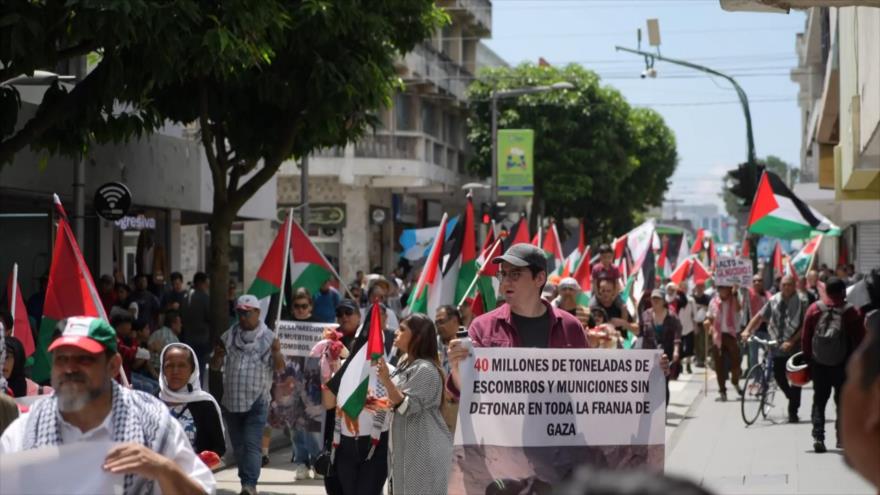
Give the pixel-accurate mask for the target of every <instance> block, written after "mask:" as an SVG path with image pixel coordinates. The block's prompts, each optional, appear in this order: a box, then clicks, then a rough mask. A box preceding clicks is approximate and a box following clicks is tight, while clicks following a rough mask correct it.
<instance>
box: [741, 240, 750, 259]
mask: <svg viewBox="0 0 880 495" xmlns="http://www.w3.org/2000/svg"><path fill="white" fill-rule="evenodd" d="M751 248H752V245H751V244H750V243H749V236H748V235H746V236H745V237H743V243H742V248H740V250H739V255H740V256H741V257H743V258H749V257H751V255H752V249H751Z"/></svg>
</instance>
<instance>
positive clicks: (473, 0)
mask: <svg viewBox="0 0 880 495" xmlns="http://www.w3.org/2000/svg"><path fill="white" fill-rule="evenodd" d="M437 5H438V6H439V7H442V8H444V9H447V10H448V11H449V13H450V14H452V15H453V16H455V17H459V18H465V19H466V21H465V23H466V24H468V25H470V27H473V28H476V31H477V32H478V33H479V34H480V35H482V36H485V37H488V36H491V35H492V2H490V1H489V0H441V1H438V2H437Z"/></svg>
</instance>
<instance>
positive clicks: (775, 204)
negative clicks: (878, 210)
mask: <svg viewBox="0 0 880 495" xmlns="http://www.w3.org/2000/svg"><path fill="white" fill-rule="evenodd" d="M749 232H751V233H754V234H762V235H767V236H771V237H778V238H781V239H806V238H808V237H811V236H814V235H816V234H826V235H840V228H839V227H838V226H837V225H834V224H833V223H831V220H829V219H828V218H826V217H825V216H824V215H822V214H821V213H819V212H818V211H817V210H815V209H814V208H812V207H810V205H808V204H806V203H804V202H803V201H801V200H800V198H798V197H797V196H795V195H794V193H793V192H791V189H789V188H788V186H787V185H785V182H783V180H782V179H780V178H779V176H778V175H776V174H774V173H773V172H769V171H767V170H764V173H763V174H762V175H761V182H760V183H758V190H757V192H756V193H755V199H754V200H753V201H752V210H751V212H750V213H749Z"/></svg>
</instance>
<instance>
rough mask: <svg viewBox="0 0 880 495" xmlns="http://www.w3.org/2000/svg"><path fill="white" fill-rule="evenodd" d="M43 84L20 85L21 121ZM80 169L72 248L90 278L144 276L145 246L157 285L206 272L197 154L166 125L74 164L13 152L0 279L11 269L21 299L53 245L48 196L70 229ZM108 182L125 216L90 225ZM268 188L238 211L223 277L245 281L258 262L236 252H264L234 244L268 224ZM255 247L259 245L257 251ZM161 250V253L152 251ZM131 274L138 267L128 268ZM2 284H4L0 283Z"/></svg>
mask: <svg viewBox="0 0 880 495" xmlns="http://www.w3.org/2000/svg"><path fill="white" fill-rule="evenodd" d="M45 88H46V87H45V86H43V87H34V86H22V87H21V88H19V89H20V91H21V94H22V100H23V105H22V111H21V115H20V120H22V121H24V120H25V119H29V118H30V116H31V115H33V113H34V112H35V111H36V108H37V106H38V105H39V102H40V101H42V97H43V92H45ZM78 166H81V167H82V179H84V180H82V181H81V182H82V184H83V188H84V197H85V208H84V211H83V213H84V215H83V216H84V219H83V220H84V221H83V223H84V234H83V236H82V239H83V245H82V246H81V248H82V251H83V256H84V258H85V260H86V263H87V264H88V265H89V267H90V270H91V272H92V275H93V276H94V277H95V278H97V277H99V276H100V275H102V274H114V273H117V272H120V273H121V274H122V275H124V276H125V278H126V279H129V280H130V279H131V277H132V276H134V275H135V274H136V273H137V272H138V271H139V270H142V271H144V272H145V273H150V272H151V271H152V270H151V269H148V268H144V267H143V266H142V265H143V261H144V259H145V258H143V252H144V250H141V251H140V252H141V255H142V258H141V259H140V260H138V259H137V257H138V253H139V249H138V246H139V244H141V245H142V246H143V243H144V241H145V240H146V238H148V237H150V238H152V239H153V243H154V246H155V247H154V249H153V250H152V251H151V253H152V254H151V255H150V256H149V258H150V259H152V260H153V261H154V263H151V266H157V267H161V269H162V270H163V271H164V273H165V277H166V278H168V275H169V274H170V273H171V272H172V271H180V272H182V273H183V275H184V280H192V276H193V274H194V273H195V272H196V271H204V270H205V269H206V267H207V256H208V247H209V243H210V233H209V232H208V229H207V227H206V224H207V222H208V219H209V218H210V215H211V212H212V210H213V204H212V201H213V199H212V196H213V184H212V182H211V173H210V170H209V167H208V162H207V159H206V157H205V155H204V149H203V148H202V146H201V143H199V142H198V141H197V140H196V138H195V137H194V135H193V133H191V132H188V130H187V129H185V128H183V127H180V126H166V127H165V128H163V129H161V130H160V131H159V132H157V133H156V134H154V135H152V136H150V137H146V138H143V139H140V140H136V141H132V142H129V143H126V144H119V145H105V146H94V147H93V148H92V149H91V150H90V151H89V153H88V155H87V157H86V159H85V160H84V161H83V162H82V164H81V165H80V164H77V163H75V162H74V161H73V160H71V159H70V158H65V157H52V158H48V159H47V158H44V155H43V154H39V155H38V154H35V153H33V152H31V151H29V150H25V151H22V152H20V153H18V154H17V155H16V157H15V160H14V162H13V163H11V164H7V165H5V166H4V167H3V168H2V169H0V276H6V274H8V273H10V272H11V269H12V264H13V263H18V265H19V279H20V282H21V285H22V292H23V293H24V297H28V296H29V295H30V294H31V293H32V292H34V291H36V289H37V280H38V278H39V277H40V275H42V274H44V273H47V272H48V269H49V266H50V263H51V252H52V243H53V241H54V227H53V210H54V209H53V205H52V194H53V193H57V194H58V195H59V196H60V197H61V200H62V202H63V203H64V205H65V209H66V210H67V213H68V216H69V217H70V218H71V221H72V223H74V228H75V223H76V217H77V212H76V208H75V205H74V199H73V198H74V185H75V184H76V183H78V182H80V181H79V180H78V179H77V178H76V170H77V167H78ZM110 181H117V182H121V183H123V184H125V185H127V187H128V188H129V190H130V191H131V196H132V208H131V210H130V212H129V216H128V217H125V218H123V219H122V220H120V221H117V222H110V221H107V220H104V219H102V218H99V217H98V216H97V215H96V214H95V212H94V208H93V204H92V198H93V197H94V194H95V190H96V189H97V188H98V187H99V186H100V185H102V184H104V183H106V182H110ZM275 191H276V184H275V180H274V179H272V180H271V181H270V182H269V183H267V184H266V185H265V186H264V187H263V188H261V189H260V190H259V191H258V193H257V194H256V195H255V196H254V197H253V198H251V200H250V201H248V202H247V203H246V204H245V206H244V207H243V208H242V209H241V211H240V212H239V220H241V221H240V222H239V223H237V224H235V227H234V231H233V236H232V243H233V248H232V256H231V260H230V276H231V279H232V280H234V281H237V282H238V286H239V288H241V286H242V283H250V281H251V280H252V279H253V277H254V274H256V271H257V270H258V269H259V263H260V262H261V261H262V254H261V255H260V259H257V260H256V261H255V262H254V260H246V257H245V255H244V253H245V252H246V251H255V252H256V251H259V252H260V253H265V251H266V250H267V248H268V244H269V243H271V240H272V239H271V237H270V238H269V239H268V240H266V239H263V238H258V237H257V236H248V237H246V236H244V235H243V233H244V231H245V230H247V229H251V228H254V227H256V226H258V225H260V224H262V223H263V222H251V221H248V220H264V219H268V218H273V217H274V216H275V204H276V197H275ZM263 244H265V246H263ZM160 251H161V253H162V254H161V255H160V254H159V252H160ZM139 265H141V266H140V268H138V266H139ZM4 280H5V279H4Z"/></svg>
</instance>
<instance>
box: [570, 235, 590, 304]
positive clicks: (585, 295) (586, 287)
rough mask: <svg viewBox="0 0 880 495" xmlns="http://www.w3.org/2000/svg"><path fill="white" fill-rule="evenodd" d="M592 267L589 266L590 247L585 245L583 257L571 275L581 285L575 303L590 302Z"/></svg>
mask: <svg viewBox="0 0 880 495" xmlns="http://www.w3.org/2000/svg"><path fill="white" fill-rule="evenodd" d="M591 268H592V267H591V266H590V248H589V246H588V247H586V252H584V255H583V257H582V258H581V260H580V263H579V264H578V266H577V269H576V270H575V271H574V273H573V274H572V275H571V276H572V278H574V279H575V280H577V282H578V284H579V285H580V286H581V292H580V293H579V294H578V297H577V303H578V304H580V305H581V306H588V305H589V304H590V298H591V297H592V294H593V287H592V283H593V282H592V269H591Z"/></svg>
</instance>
